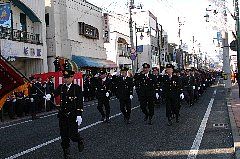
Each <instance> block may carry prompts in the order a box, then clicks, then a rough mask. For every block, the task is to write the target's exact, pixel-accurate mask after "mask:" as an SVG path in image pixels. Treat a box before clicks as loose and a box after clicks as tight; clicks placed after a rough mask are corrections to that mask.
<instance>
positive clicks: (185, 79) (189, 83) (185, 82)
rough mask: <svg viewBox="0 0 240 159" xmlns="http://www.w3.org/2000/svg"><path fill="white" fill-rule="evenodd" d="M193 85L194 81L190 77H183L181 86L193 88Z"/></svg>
mask: <svg viewBox="0 0 240 159" xmlns="http://www.w3.org/2000/svg"><path fill="white" fill-rule="evenodd" d="M194 84H195V79H194V77H193V76H191V75H186V76H184V77H183V86H184V87H185V88H193V86H194Z"/></svg>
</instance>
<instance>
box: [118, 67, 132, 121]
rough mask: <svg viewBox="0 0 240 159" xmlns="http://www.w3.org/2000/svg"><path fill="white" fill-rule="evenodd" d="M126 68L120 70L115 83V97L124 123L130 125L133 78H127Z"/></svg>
mask: <svg viewBox="0 0 240 159" xmlns="http://www.w3.org/2000/svg"><path fill="white" fill-rule="evenodd" d="M127 71H128V68H126V67H123V68H122V69H121V76H119V77H118V78H117V79H116V81H115V84H116V96H117V98H118V99H119V102H120V110H121V112H122V114H123V116H124V121H126V123H127V124H130V115H131V100H132V99H133V78H131V77H128V76H127Z"/></svg>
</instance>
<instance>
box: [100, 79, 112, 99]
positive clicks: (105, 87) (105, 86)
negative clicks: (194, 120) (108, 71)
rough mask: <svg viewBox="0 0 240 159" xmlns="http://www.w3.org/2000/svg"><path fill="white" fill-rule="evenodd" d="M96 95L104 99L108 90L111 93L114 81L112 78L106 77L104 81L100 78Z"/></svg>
mask: <svg viewBox="0 0 240 159" xmlns="http://www.w3.org/2000/svg"><path fill="white" fill-rule="evenodd" d="M96 88H97V89H96V91H97V92H96V97H97V99H99V100H104V99H106V98H109V97H106V93H107V92H108V93H109V94H110V95H111V90H112V82H111V80H110V79H108V78H107V79H106V80H105V81H102V79H101V78H98V80H97V84H96Z"/></svg>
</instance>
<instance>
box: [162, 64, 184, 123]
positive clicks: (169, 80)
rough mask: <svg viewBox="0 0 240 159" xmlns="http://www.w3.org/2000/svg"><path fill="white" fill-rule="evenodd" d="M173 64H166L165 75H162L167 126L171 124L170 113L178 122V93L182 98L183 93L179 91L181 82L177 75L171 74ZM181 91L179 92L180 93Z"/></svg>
mask: <svg viewBox="0 0 240 159" xmlns="http://www.w3.org/2000/svg"><path fill="white" fill-rule="evenodd" d="M173 69H174V66H173V65H172V64H167V65H166V73H167V74H166V75H164V76H163V80H162V81H163V85H162V90H163V93H164V96H165V98H166V116H167V118H168V123H167V125H168V126H171V125H172V115H173V114H174V115H175V116H176V122H177V123H178V122H179V95H180V98H181V99H183V98H184V95H183V93H181V91H182V90H181V89H182V86H181V83H180V81H179V78H178V76H177V75H173ZM180 93H181V94H180Z"/></svg>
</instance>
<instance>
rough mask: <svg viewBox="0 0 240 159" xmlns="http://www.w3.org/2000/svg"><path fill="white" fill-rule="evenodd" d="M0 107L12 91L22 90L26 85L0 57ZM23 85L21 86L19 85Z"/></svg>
mask: <svg viewBox="0 0 240 159" xmlns="http://www.w3.org/2000/svg"><path fill="white" fill-rule="evenodd" d="M0 77H1V78H0V109H1V108H2V106H3V104H4V102H5V101H6V99H7V98H8V96H9V95H11V93H12V92H13V91H22V90H24V89H25V88H26V87H27V85H26V83H25V82H24V80H23V78H22V77H21V76H20V75H19V74H18V73H16V72H15V70H14V69H13V68H12V67H10V66H9V65H8V64H7V63H6V62H5V61H4V59H2V58H0ZM21 86H23V87H21Z"/></svg>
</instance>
